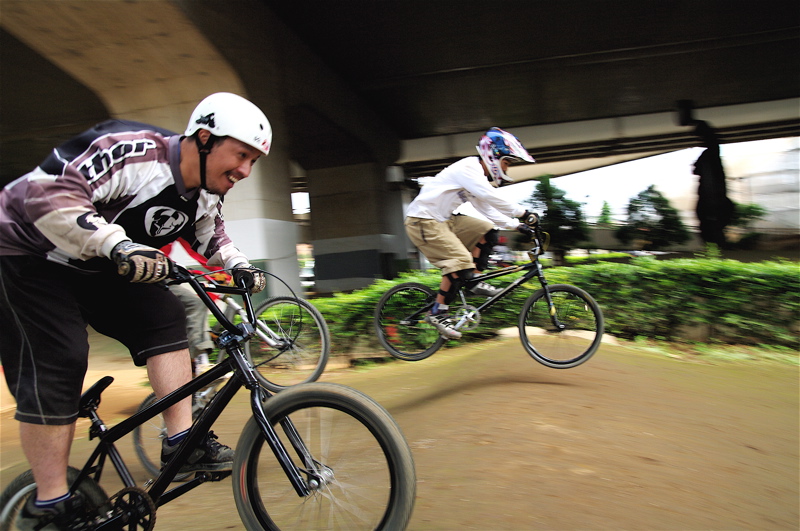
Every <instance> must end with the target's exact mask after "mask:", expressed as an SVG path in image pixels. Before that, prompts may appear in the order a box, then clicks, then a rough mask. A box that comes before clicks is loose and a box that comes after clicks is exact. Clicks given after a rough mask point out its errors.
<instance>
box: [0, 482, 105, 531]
mask: <svg viewBox="0 0 800 531" xmlns="http://www.w3.org/2000/svg"><path fill="white" fill-rule="evenodd" d="M79 473H80V472H79V471H78V469H76V468H73V467H68V468H67V481H68V482H69V483H70V484H72V482H73V481H75V479H76V478H77V477H78V474H79ZM78 490H79V491H80V492H81V493H82V494H83V497H84V500H85V503H86V508H87V510H88V511H89V512H90V513H91V514H93V515H95V516H99V517H102V516H104V515H105V514H106V513H107V512H108V511H109V510H110V506H109V505H108V496H107V495H106V493H105V491H104V490H103V489H102V488H101V487H100V485H98V484H97V483H96V482H95V481H94V480H93V479H92V478H91V477H86V478H84V480H83V481H81V484H80V485H79V486H78ZM35 491H36V482H35V481H34V479H33V471H31V470H27V471H25V472H23V473H22V474H20V475H19V476H17V477H16V478H14V479H13V480H11V483H9V484H8V486H7V487H6V488H5V490H3V493H2V494H0V531H13V530H16V529H18V528H17V526H16V519H17V514H18V513H19V511H20V510H21V509H22V506H23V505H24V504H25V501H26V500H27V499H28V497H29V496H30V495H31V494H32V493H34V492H35Z"/></svg>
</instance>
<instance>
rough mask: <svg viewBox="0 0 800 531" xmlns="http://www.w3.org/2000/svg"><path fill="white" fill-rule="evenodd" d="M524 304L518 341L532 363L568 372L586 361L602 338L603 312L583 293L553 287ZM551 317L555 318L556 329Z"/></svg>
mask: <svg viewBox="0 0 800 531" xmlns="http://www.w3.org/2000/svg"><path fill="white" fill-rule="evenodd" d="M547 291H548V292H549V293H550V297H551V299H552V301H553V306H552V309H551V308H550V306H549V305H548V303H547V298H546V296H545V292H544V290H543V289H540V290H538V291H537V292H536V293H534V294H533V295H531V296H530V297H529V298H528V300H527V301H525V304H524V306H523V307H522V313H520V316H519V337H520V340H521V341H522V346H523V347H525V350H526V351H528V354H530V355H531V357H532V358H533V359H535V360H536V361H538V362H539V363H541V364H543V365H546V366H548V367H552V368H554V369H569V368H571V367H575V366H576V365H580V364H581V363H583V362H585V361H586V360H588V359H589V358H590V357H591V356H592V354H594V353H595V352H596V351H597V348H598V347H599V346H600V341H601V340H602V338H603V328H604V321H603V312H602V311H601V310H600V306H598V304H597V302H596V301H595V300H594V299H593V298H592V297H591V295H589V294H588V293H586V292H585V291H583V290H582V289H580V288H577V287H575V286H570V285H567V284H554V285H552V286H549V287H548V289H547ZM551 315H553V316H554V317H555V318H556V321H557V323H558V324H559V325H560V326H557V324H556V322H554V319H552V318H551Z"/></svg>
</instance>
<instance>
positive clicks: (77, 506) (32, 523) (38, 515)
mask: <svg viewBox="0 0 800 531" xmlns="http://www.w3.org/2000/svg"><path fill="white" fill-rule="evenodd" d="M35 501H36V491H35V490H34V491H33V493H32V494H31V495H30V496H29V497H28V500H27V501H26V502H25V505H23V506H22V510H21V511H20V512H19V514H17V519H16V522H15V523H16V525H17V529H20V530H22V531H33V530H41V531H63V530H79V529H89V527H90V526H89V524H90V522H89V521H88V520H89V518H88V515H87V514H86V510H85V509H84V506H85V503H84V499H83V495H82V494H81V493H80V492H76V493H75V494H73V495H72V496H70V497H69V498H67V499H66V500H64V501H60V502H58V503H57V504H56V505H55V506H54V507H47V508H44V509H42V508H39V507H36V505H35V504H34V502H35Z"/></svg>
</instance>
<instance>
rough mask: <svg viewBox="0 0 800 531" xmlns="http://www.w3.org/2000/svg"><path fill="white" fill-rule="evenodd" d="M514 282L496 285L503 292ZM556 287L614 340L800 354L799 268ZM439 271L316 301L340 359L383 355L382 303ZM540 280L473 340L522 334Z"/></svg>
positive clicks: (652, 269)
mask: <svg viewBox="0 0 800 531" xmlns="http://www.w3.org/2000/svg"><path fill="white" fill-rule="evenodd" d="M516 276H517V275H509V276H507V277H503V278H502V279H495V280H492V281H490V283H492V284H494V285H503V283H504V282H505V281H508V280H510V279H512V278H516ZM545 276H546V278H547V280H548V282H549V283H550V284H557V283H565V284H573V285H575V286H578V287H580V288H583V289H584V290H586V291H588V292H589V293H590V294H591V295H592V296H593V297H594V298H595V299H596V300H597V302H598V303H599V304H600V307H601V308H602V310H603V315H604V316H605V319H606V333H609V334H612V335H615V336H618V337H622V338H626V339H633V338H636V337H646V338H652V339H661V340H669V341H680V340H690V341H700V342H722V343H731V344H748V345H756V344H763V345H769V346H783V347H794V348H797V347H798V336H799V335H800V267H799V266H798V264H796V263H794V262H759V263H743V262H738V261H734V260H721V259H713V258H695V259H676V260H665V261H660V260H655V259H653V258H646V257H643V258H636V259H634V260H632V261H631V262H630V263H627V264H625V263H608V262H606V263H596V264H588V265H580V266H575V267H557V268H548V269H545ZM439 278H440V277H439V272H438V270H431V271H427V272H419V271H417V272H412V273H406V274H403V275H401V277H400V278H398V279H396V280H392V281H389V280H379V281H376V282H375V283H373V284H372V285H370V286H369V287H367V288H364V289H362V290H358V291H355V292H353V293H348V294H337V295H335V296H333V297H330V298H320V299H314V300H313V301H312V302H313V303H314V305H315V306H317V307H318V308H319V309H320V311H321V312H322V314H323V315H324V316H325V319H326V320H327V322H328V325H329V327H330V331H331V336H332V338H333V350H334V352H335V353H344V352H350V351H353V350H366V349H369V350H372V349H380V347H378V345H377V341H376V340H375V334H374V332H373V324H372V315H373V312H374V310H375V306H376V304H377V303H378V300H379V299H380V297H381V295H383V293H385V292H386V291H387V290H388V289H389V288H390V287H391V286H393V285H395V284H398V283H400V282H421V283H423V284H426V285H428V286H430V287H431V288H434V289H435V288H436V287H437V286H438V284H439ZM539 287H540V286H539V283H538V282H537V281H536V280H534V281H533V282H532V283H529V284H527V285H525V286H523V287H522V288H520V289H517V290H516V291H515V292H514V293H512V294H511V296H509V297H506V298H505V299H504V300H502V301H501V302H500V303H498V304H496V305H495V306H494V307H492V308H491V309H490V310H489V311H488V312H486V314H484V315H483V316H482V322H481V326H480V327H479V328H478V329H477V330H475V331H474V332H469V333H467V334H465V336H464V338H462V342H463V341H464V340H465V339H466V340H469V339H470V338H471V339H479V338H481V337H486V335H487V334H491V333H493V332H495V331H496V330H498V329H500V328H506V327H513V326H516V323H517V319H518V315H519V311H520V309H521V308H522V304H523V303H524V301H525V299H527V298H528V297H529V296H530V295H531V294H532V293H533V292H534V291H536V290H537V289H539Z"/></svg>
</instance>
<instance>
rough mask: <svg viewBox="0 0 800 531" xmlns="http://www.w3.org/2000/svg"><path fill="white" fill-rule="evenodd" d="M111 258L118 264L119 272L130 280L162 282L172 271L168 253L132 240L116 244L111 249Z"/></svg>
mask: <svg viewBox="0 0 800 531" xmlns="http://www.w3.org/2000/svg"><path fill="white" fill-rule="evenodd" d="M111 259H112V260H114V263H116V264H117V273H119V274H120V275H122V276H123V277H125V279H126V280H128V281H130V282H144V283H148V284H153V283H156V282H161V281H162V280H164V279H165V278H167V277H168V276H169V274H170V271H171V262H170V259H169V258H167V255H165V254H164V253H162V252H161V251H159V250H158V249H154V248H153V247H148V246H147V245H141V244H139V243H134V242H132V241H130V240H125V241H123V242H120V243H118V244H117V245H115V246H114V248H113V249H112V250H111Z"/></svg>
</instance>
